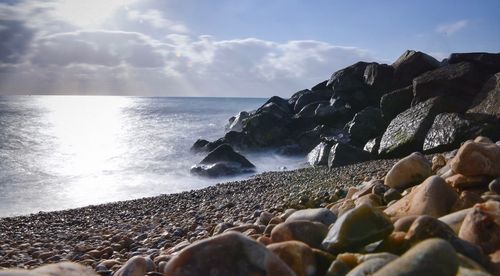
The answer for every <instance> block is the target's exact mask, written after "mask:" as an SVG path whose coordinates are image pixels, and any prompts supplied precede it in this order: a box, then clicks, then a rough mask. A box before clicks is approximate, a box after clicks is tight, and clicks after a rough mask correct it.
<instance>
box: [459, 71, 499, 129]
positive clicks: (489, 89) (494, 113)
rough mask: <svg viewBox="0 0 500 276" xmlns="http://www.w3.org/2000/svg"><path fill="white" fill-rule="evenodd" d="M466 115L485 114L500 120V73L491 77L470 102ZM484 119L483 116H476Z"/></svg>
mask: <svg viewBox="0 0 500 276" xmlns="http://www.w3.org/2000/svg"><path fill="white" fill-rule="evenodd" d="M467 113H468V114H472V115H477V114H485V115H486V116H489V117H491V118H493V119H496V120H497V121H498V120H500V73H496V74H495V75H493V76H491V78H490V79H488V81H487V82H486V83H485V84H484V86H483V88H482V89H481V92H479V93H478V94H477V95H476V97H475V98H474V100H473V102H472V107H471V108H470V109H469V110H467ZM477 117H484V116H477Z"/></svg>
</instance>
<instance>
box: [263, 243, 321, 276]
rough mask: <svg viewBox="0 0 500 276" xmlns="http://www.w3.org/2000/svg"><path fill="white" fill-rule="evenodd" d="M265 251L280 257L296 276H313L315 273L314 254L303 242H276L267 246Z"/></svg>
mask: <svg viewBox="0 0 500 276" xmlns="http://www.w3.org/2000/svg"><path fill="white" fill-rule="evenodd" d="M267 249H269V250H270V251H271V252H273V253H274V254H276V255H277V256H278V257H280V259H281V260H283V261H284V262H285V263H286V264H287V265H288V266H289V267H290V268H291V269H292V270H293V271H294V272H295V274H296V275H297V276H307V275H315V273H316V271H317V268H316V258H315V256H314V253H313V251H312V249H311V248H310V247H309V246H307V244H305V243H303V242H298V241H285V242H278V243H273V244H270V245H268V246H267Z"/></svg>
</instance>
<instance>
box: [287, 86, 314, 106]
mask: <svg viewBox="0 0 500 276" xmlns="http://www.w3.org/2000/svg"><path fill="white" fill-rule="evenodd" d="M307 93H311V90H309V89H303V90H300V91H297V92H295V93H293V95H292V96H291V97H290V99H288V105H289V106H290V107H291V108H292V109H293V107H294V106H295V103H296V102H297V100H298V99H299V98H300V96H302V95H304V94H307Z"/></svg>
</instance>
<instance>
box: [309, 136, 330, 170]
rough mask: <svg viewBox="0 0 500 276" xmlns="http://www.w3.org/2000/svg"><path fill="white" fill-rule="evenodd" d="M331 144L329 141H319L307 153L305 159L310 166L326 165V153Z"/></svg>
mask: <svg viewBox="0 0 500 276" xmlns="http://www.w3.org/2000/svg"><path fill="white" fill-rule="evenodd" d="M331 148H332V145H331V144H329V143H325V142H321V143H319V144H318V145H317V146H316V147H315V148H314V149H313V150H312V151H310V152H309V154H307V160H308V162H309V164H311V166H313V167H316V166H327V165H328V155H329V154H330V149H331Z"/></svg>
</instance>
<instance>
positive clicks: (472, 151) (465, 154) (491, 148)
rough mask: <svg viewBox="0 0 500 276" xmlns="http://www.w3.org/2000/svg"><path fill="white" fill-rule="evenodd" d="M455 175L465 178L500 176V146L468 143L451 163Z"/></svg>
mask: <svg viewBox="0 0 500 276" xmlns="http://www.w3.org/2000/svg"><path fill="white" fill-rule="evenodd" d="M450 167H451V170H452V171H453V172H454V173H459V174H463V175H465V176H476V175H487V176H492V177H498V176H500V146H498V145H496V144H493V143H491V144H490V143H480V142H473V141H467V142H465V143H464V144H463V145H462V146H461V147H460V149H459V150H458V152H457V154H456V155H455V157H454V158H453V159H452V160H451V161H450Z"/></svg>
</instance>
